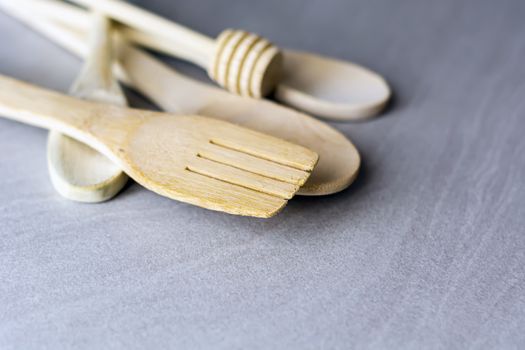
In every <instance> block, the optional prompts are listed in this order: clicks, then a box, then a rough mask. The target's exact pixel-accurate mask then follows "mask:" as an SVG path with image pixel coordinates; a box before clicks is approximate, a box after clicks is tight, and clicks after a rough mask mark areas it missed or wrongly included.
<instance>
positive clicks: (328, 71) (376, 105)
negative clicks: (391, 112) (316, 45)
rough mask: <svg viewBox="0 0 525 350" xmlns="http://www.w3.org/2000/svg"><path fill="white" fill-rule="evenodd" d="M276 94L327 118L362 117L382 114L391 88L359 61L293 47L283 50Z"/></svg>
mask: <svg viewBox="0 0 525 350" xmlns="http://www.w3.org/2000/svg"><path fill="white" fill-rule="evenodd" d="M283 55H284V59H283V65H284V66H283V68H282V70H283V73H282V80H281V83H280V84H279V86H278V87H277V91H276V94H275V97H276V99H277V100H279V101H281V102H284V103H286V104H288V105H290V106H293V107H295V108H297V109H300V110H303V111H307V112H309V113H312V114H314V115H318V116H321V117H324V118H327V119H334V120H362V119H366V118H369V117H371V116H374V115H376V114H377V113H379V112H380V111H381V110H382V109H383V108H384V106H385V105H386V103H387V102H388V100H389V98H390V95H391V91H390V88H389V87H388V84H387V83H386V81H385V80H384V79H383V78H382V77H381V76H380V75H378V74H376V73H374V72H372V71H370V70H368V69H366V68H364V67H361V66H359V65H357V64H353V63H350V62H345V61H341V60H336V59H332V58H328V57H323V56H319V55H314V54H309V53H306V52H299V51H293V50H285V51H284V52H283Z"/></svg>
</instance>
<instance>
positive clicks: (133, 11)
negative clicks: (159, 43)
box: [72, 0, 215, 69]
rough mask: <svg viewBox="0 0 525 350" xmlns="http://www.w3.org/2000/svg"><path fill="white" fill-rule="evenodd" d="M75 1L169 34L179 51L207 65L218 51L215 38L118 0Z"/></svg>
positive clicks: (123, 20)
mask: <svg viewBox="0 0 525 350" xmlns="http://www.w3.org/2000/svg"><path fill="white" fill-rule="evenodd" d="M72 2H74V3H76V4H79V5H82V6H85V7H90V8H92V9H96V10H97V11H101V12H103V13H105V14H107V15H108V16H110V17H112V18H113V19H115V20H118V21H120V22H122V23H124V24H127V25H129V26H131V27H134V28H137V29H140V30H142V31H145V32H148V33H151V34H154V35H156V36H159V37H167V38H168V39H169V41H170V42H171V43H172V45H173V50H174V51H176V55H177V56H178V57H181V58H183V59H186V60H189V61H191V62H193V63H195V64H198V65H200V66H201V67H203V68H204V69H207V68H208V66H209V64H210V57H212V55H213V53H214V51H215V41H214V40H213V39H211V38H209V37H207V36H205V35H202V34H200V33H197V32H195V31H193V30H191V29H188V28H186V27H184V26H182V25H179V24H176V23H174V22H171V21H169V20H167V19H165V18H162V17H160V16H157V15H155V14H152V13H150V12H147V11H145V10H142V9H140V8H138V7H135V6H132V5H130V4H127V3H125V2H122V1H118V0H104V1H97V0H72Z"/></svg>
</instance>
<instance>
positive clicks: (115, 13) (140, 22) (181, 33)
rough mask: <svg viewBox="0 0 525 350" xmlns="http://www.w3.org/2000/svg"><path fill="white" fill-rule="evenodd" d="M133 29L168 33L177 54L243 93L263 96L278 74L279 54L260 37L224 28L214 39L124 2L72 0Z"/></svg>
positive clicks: (233, 90) (219, 82)
mask: <svg viewBox="0 0 525 350" xmlns="http://www.w3.org/2000/svg"><path fill="white" fill-rule="evenodd" d="M73 2H76V3H78V4H80V5H85V6H93V9H96V10H97V11H101V12H103V13H106V14H107V15H110V16H111V17H113V18H114V19H117V20H119V21H122V22H124V23H133V25H134V26H135V27H136V28H139V29H141V30H146V31H148V32H152V33H157V34H159V33H162V35H163V36H164V35H165V36H168V37H169V38H170V41H171V42H172V43H173V45H175V46H176V47H177V49H174V50H176V51H177V52H178V55H177V56H179V57H182V58H184V59H187V60H189V61H191V62H193V63H195V64H198V65H200V66H201V67H203V68H204V69H206V70H207V71H208V74H209V76H210V77H211V78H212V79H213V80H215V81H216V82H217V83H218V84H219V85H221V86H222V87H224V88H226V89H228V90H230V91H232V92H235V93H242V94H243V95H245V96H252V97H258V98H260V97H263V96H265V95H267V94H268V93H270V92H271V91H273V90H274V88H275V86H276V84H277V82H278V81H279V80H280V77H281V66H282V56H281V53H280V51H279V49H278V48H277V47H275V46H274V45H273V44H271V43H270V42H269V41H267V40H266V39H264V38H261V37H259V36H257V35H255V34H252V33H247V32H245V31H231V30H226V31H224V32H223V33H221V34H220V35H219V37H218V38H217V40H213V39H211V38H208V37H206V36H205V35H202V34H199V33H197V32H194V31H191V30H189V29H187V28H185V27H183V26H180V25H177V24H175V23H172V22H170V21H168V20H166V19H164V18H162V17H160V16H156V15H154V14H152V13H149V12H147V11H144V10H142V9H140V8H138V7H135V6H132V5H130V4H128V3H126V2H121V1H113V0H104V1H89V0H75V1H73Z"/></svg>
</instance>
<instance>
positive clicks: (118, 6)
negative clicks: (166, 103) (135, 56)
mask: <svg viewBox="0 0 525 350" xmlns="http://www.w3.org/2000/svg"><path fill="white" fill-rule="evenodd" d="M72 2H74V3H77V4H80V5H83V6H87V7H90V8H92V9H96V10H98V11H102V12H104V13H106V14H107V15H108V16H110V17H112V18H113V19H115V20H118V21H120V22H122V23H125V24H126V25H128V26H130V27H131V28H126V29H124V32H125V35H126V37H127V38H128V39H130V40H132V41H135V42H137V43H139V44H141V45H144V46H146V47H149V48H153V49H156V50H159V51H162V52H164V53H167V54H170V55H173V56H176V57H180V58H183V59H189V60H190V61H192V62H194V63H197V64H199V65H201V66H202V67H204V68H207V69H208V72H209V73H210V76H211V77H212V78H213V79H215V80H216V81H217V82H218V83H219V84H220V85H222V86H223V87H226V88H227V89H228V90H230V91H232V92H235V93H240V94H242V95H249V96H252V97H261V96H264V95H265V94H266V93H267V92H269V91H271V89H272V88H273V87H274V86H275V85H278V87H277V93H276V98H277V99H278V100H280V101H281V102H284V103H286V104H288V105H290V106H293V107H295V108H298V109H301V110H303V111H306V112H309V113H313V114H315V115H319V116H322V117H325V118H329V119H335V120H359V119H365V118H368V117H371V116H374V115H376V114H377V113H379V112H380V111H381V110H382V109H383V107H384V106H385V105H386V103H387V101H388V99H389V98H390V95H391V92H390V88H389V87H388V84H387V83H386V82H385V80H384V79H383V78H382V77H381V76H379V75H378V74H376V73H373V72H371V71H370V70H368V69H365V68H363V67H361V66H359V65H356V64H353V63H349V62H344V61H338V60H334V59H330V58H326V57H322V56H319V55H313V54H307V53H302V52H298V51H283V53H284V59H282V57H281V55H279V54H278V50H277V49H276V48H275V47H274V46H272V45H271V44H269V43H268V42H266V41H265V40H263V39H260V38H259V37H257V36H254V35H253V34H249V33H246V32H243V31H233V30H226V31H224V32H223V33H222V34H221V35H220V36H219V38H218V40H217V42H214V41H213V40H212V39H209V38H207V37H205V36H203V35H201V34H198V33H196V32H193V31H191V30H190V29H188V28H185V27H183V26H181V25H179V24H176V23H174V22H170V21H168V20H166V19H164V18H162V17H159V16H156V15H154V14H152V13H149V12H147V11H145V10H142V9H140V8H138V7H135V6H133V5H131V4H128V3H125V2H122V1H119V0H104V1H97V0H72ZM281 60H282V61H283V62H284V67H282V68H281ZM260 62H262V66H263V67H266V68H265V69H255V70H254V69H253V67H257V66H258V65H259V63H260ZM281 70H282V73H281ZM251 71H255V72H256V73H254V76H252V77H250V73H249V72H251ZM260 72H264V78H263V75H261V74H262V73H260ZM264 80H266V82H265V83H262V81H264ZM278 83H279V84H278ZM259 87H263V88H262V90H264V91H263V92H262V93H258V92H256V91H255V90H254V89H257V88H259ZM248 88H249V89H248ZM248 90H249V91H248Z"/></svg>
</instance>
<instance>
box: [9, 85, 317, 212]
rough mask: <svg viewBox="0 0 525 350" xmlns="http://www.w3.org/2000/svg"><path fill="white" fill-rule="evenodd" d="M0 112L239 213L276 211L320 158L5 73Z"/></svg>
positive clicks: (218, 126)
mask: <svg viewBox="0 0 525 350" xmlns="http://www.w3.org/2000/svg"><path fill="white" fill-rule="evenodd" d="M0 114H1V115H2V116H4V117H7V118H10V119H14V120H18V121H21V122H24V123H27V124H32V125H35V126H38V127H43V128H47V129H55V130H57V131H59V132H61V133H64V134H66V135H68V136H71V137H73V138H75V139H77V140H79V141H81V142H84V143H85V144H87V145H89V146H91V147H92V148H94V149H96V150H97V151H99V152H100V153H102V154H104V155H105V156H107V157H108V158H110V159H111V160H112V161H113V162H115V163H116V164H118V165H119V166H120V167H121V168H122V169H123V170H124V171H125V172H126V173H127V174H128V175H129V176H130V177H132V178H133V179H134V180H135V181H137V182H138V183H140V184H142V185H143V186H144V187H146V188H148V189H150V190H152V191H154V192H157V193H159V194H161V195H164V196H166V197H169V198H172V199H177V200H180V201H183V202H187V203H191V204H195V205H198V206H201V207H204V208H208V209H212V210H219V211H224V212H227V213H231V214H238V215H247V216H255V217H264V218H266V217H271V216H273V215H274V214H276V213H277V212H278V211H279V210H280V209H282V208H283V207H284V206H285V205H286V203H287V200H288V199H290V198H291V197H292V196H293V195H294V194H295V193H296V192H297V190H298V189H299V187H300V186H301V185H302V184H303V183H304V182H305V181H306V180H307V178H308V176H309V175H310V172H311V171H312V169H313V168H314V166H315V164H316V163H317V159H318V156H317V154H316V153H315V152H312V151H310V150H308V149H306V148H304V147H301V146H298V145H295V144H292V143H290V142H287V141H284V140H281V139H278V138H275V137H272V136H268V135H265V134H262V133H259V132H256V131H252V130H250V129H246V128H243V127H240V126H237V125H234V124H230V123H227V122H223V121H219V120H216V119H211V118H206V117H201V116H176V115H171V114H167V113H160V112H152V111H144V110H137V109H130V108H121V107H114V106H108V105H103V104H97V103H93V102H88V101H83V100H79V99H75V98H72V97H69V96H66V95H63V94H60V93H57V92H53V91H49V90H46V89H43V88H39V87H36V86H32V85H30V84H27V83H23V82H20V81H17V80H14V79H11V78H8V77H4V76H0Z"/></svg>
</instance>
